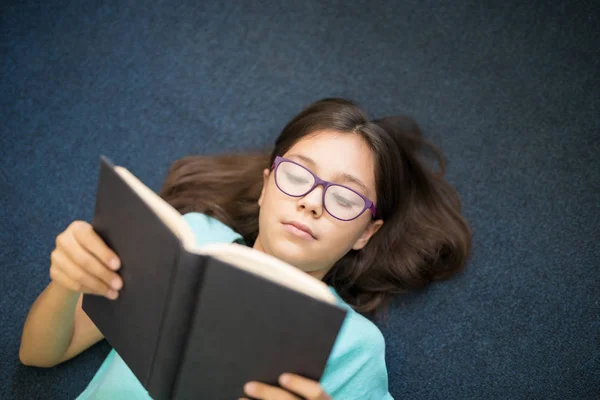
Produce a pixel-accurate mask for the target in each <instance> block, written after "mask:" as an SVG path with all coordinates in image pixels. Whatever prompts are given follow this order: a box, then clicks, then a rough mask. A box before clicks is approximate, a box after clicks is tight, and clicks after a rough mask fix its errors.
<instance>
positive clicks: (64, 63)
mask: <svg viewBox="0 0 600 400" xmlns="http://www.w3.org/2000/svg"><path fill="white" fill-rule="evenodd" d="M593 3H594V2H593V1H587V2H586V1H572V2H567V1H557V2H541V1H537V2H523V1H514V0H509V1H485V2H482V1H479V2H477V1H464V2H453V1H442V2H434V1H429V0H426V1H414V0H409V1H403V2H393V1H388V0H371V1H318V0H306V1H303V2H278V1H263V2H222V3H217V2H209V1H207V2H198V1H180V0H173V1H142V0H139V1H133V0H123V1H118V2H108V1H99V0H78V1H46V2H38V1H26V0H24V1H9V2H6V1H4V2H2V3H1V6H0V117H1V123H0V146H1V147H0V156H1V158H0V166H1V169H0V185H1V186H0V189H1V191H0V193H1V196H2V207H1V210H0V226H1V229H0V239H1V249H0V251H1V254H0V272H1V276H2V279H1V281H0V293H1V299H0V307H1V308H0V324H1V326H2V333H1V338H0V343H1V345H0V382H1V383H0V398H2V399H5V398H6V399H12V398H14V399H36V398H40V399H65V398H74V397H75V396H76V395H77V394H78V393H79V392H81V390H83V388H84V387H85V386H86V384H87V382H88V381H89V379H90V378H91V377H92V375H93V373H94V371H95V370H96V369H97V368H98V366H99V364H100V363H101V361H102V359H103V357H104V356H105V354H106V353H107V351H108V350H109V348H108V346H107V345H106V344H100V345H98V346H95V347H94V348H93V349H92V350H90V351H88V352H86V353H84V354H83V355H81V356H80V357H78V358H76V359H74V360H72V361H71V362H69V363H67V364H65V365H63V366H60V367H58V368H54V369H51V370H43V369H35V368H27V367H24V366H21V365H19V361H18V345H19V339H20V338H19V336H20V332H21V328H22V324H23V321H24V318H25V316H26V314H27V311H28V308H29V306H30V305H31V303H32V302H33V301H34V299H35V298H36V296H37V295H38V294H39V293H40V291H41V290H42V289H43V288H44V287H45V285H46V284H47V283H48V279H49V278H48V265H49V264H48V262H49V254H50V251H51V250H52V248H53V242H54V238H55V236H56V235H57V234H58V233H59V232H61V231H62V230H63V229H64V228H65V227H66V226H67V225H68V223H69V222H70V221H72V220H74V219H86V220H90V218H91V215H92V210H93V201H94V193H95V184H96V179H97V168H98V157H99V155H100V154H106V155H107V156H109V157H111V158H112V159H113V160H114V161H116V162H117V163H120V164H123V165H125V166H127V167H129V168H130V169H131V170H132V171H133V172H134V173H135V174H137V175H138V176H139V177H140V178H141V179H142V180H143V181H145V182H147V183H148V184H149V185H150V186H151V187H152V188H154V189H158V188H159V187H160V184H161V182H162V179H163V178H164V175H165V172H166V168H167V167H168V165H169V164H170V163H171V162H172V161H174V160H175V159H177V158H179V157H181V156H183V155H187V154H190V153H210V152H214V151H223V150H235V149H245V148H248V147H257V146H261V145H263V144H267V143H270V142H271V141H273V139H274V138H275V137H276V136H277V134H278V132H279V130H280V129H281V128H282V127H283V125H284V123H285V122H286V121H287V120H288V119H289V118H291V117H292V116H293V115H294V114H295V113H296V112H298V111H299V110H300V109H301V108H302V107H303V106H305V105H306V104H308V103H310V102H312V101H314V100H316V99H318V98H321V97H326V96H327V97H328V96H343V97H347V98H351V99H354V100H356V101H358V102H360V103H361V104H362V105H363V106H364V107H365V108H366V109H367V110H368V111H369V112H370V113H371V114H372V116H373V117H378V116H383V115H390V114H399V113H404V114H408V115H411V116H413V117H415V118H416V119H417V120H418V121H419V122H420V123H421V124H422V126H423V128H424V130H425V132H426V135H427V136H428V137H429V138H430V139H432V140H433V141H434V142H435V143H437V144H438V145H439V146H440V147H441V148H442V150H443V151H444V152H445V154H446V155H447V157H448V159H449V166H448V169H449V172H448V174H449V179H450V180H451V181H452V182H453V183H454V184H455V185H456V186H457V187H458V189H459V190H460V193H461V195H462V197H463V200H464V212H465V214H466V216H467V218H468V219H469V221H470V223H471V225H472V227H473V231H474V254H473V257H472V259H471V262H470V264H469V266H468V268H467V269H466V271H465V272H464V273H463V274H461V275H460V276H458V277H456V278H455V279H453V280H451V281H449V282H445V283H442V284H437V285H434V286H432V287H431V288H430V289H428V290H427V291H425V292H423V293H420V294H416V295H411V296H406V297H404V298H401V299H399V300H398V301H397V302H396V303H395V306H394V310H393V313H392V316H391V319H390V321H389V323H388V324H387V325H382V326H381V329H382V331H383V333H384V335H385V337H386V342H387V362H388V369H389V374H390V391H391V392H392V394H393V395H394V396H395V397H396V398H398V399H403V398H408V399H597V398H599V397H600V302H599V301H600V289H599V288H600V262H599V261H598V259H599V257H600V251H599V245H598V241H599V240H600V233H599V232H600V179H599V176H600V162H599V160H598V157H599V154H600V117H599V115H600V99H599V98H600V95H599V87H598V86H599V78H600V75H599V71H600V61H599V60H600V51H599V48H600V47H599V43H600V18H599V14H598V11H597V7H595V6H593ZM596 6H597V5H596Z"/></svg>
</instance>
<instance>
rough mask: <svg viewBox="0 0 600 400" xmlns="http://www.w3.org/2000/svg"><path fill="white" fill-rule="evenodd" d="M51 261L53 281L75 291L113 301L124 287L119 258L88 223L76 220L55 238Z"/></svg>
mask: <svg viewBox="0 0 600 400" xmlns="http://www.w3.org/2000/svg"><path fill="white" fill-rule="evenodd" d="M50 260H51V264H50V278H52V281H53V282H54V283H56V284H58V285H61V286H63V287H64V288H66V289H68V290H71V291H73V292H78V293H89V294H95V295H100V296H106V297H107V298H109V299H112V300H114V299H116V298H117V297H118V295H119V293H118V291H119V289H121V287H122V286H123V281H122V279H121V277H120V276H119V274H117V273H116V272H115V271H116V270H118V269H119V267H120V261H119V259H118V257H117V255H116V254H115V253H114V252H113V251H112V250H111V249H110V248H109V247H108V246H107V245H106V243H104V241H103V240H102V239H101V238H100V236H98V234H97V233H96V232H95V231H94V229H93V228H92V226H91V225H90V224H88V223H87V222H84V221H75V222H73V223H72V224H71V225H69V227H68V228H67V229H66V230H65V231H64V232H62V233H61V234H60V235H58V236H57V237H56V248H55V249H54V250H53V251H52V254H51V255H50Z"/></svg>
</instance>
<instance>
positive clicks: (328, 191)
mask: <svg viewBox="0 0 600 400" xmlns="http://www.w3.org/2000/svg"><path fill="white" fill-rule="evenodd" d="M272 169H274V170H275V184H276V185H277V187H278V188H279V190H281V191H282V192H283V193H285V194H287V195H288V196H291V197H302V196H305V195H307V194H308V193H310V192H311V191H312V190H313V189H314V188H315V187H317V186H318V185H322V186H323V207H324V208H325V210H326V211H327V212H328V213H329V215H331V216H332V217H333V218H335V219H339V220H340V221H351V220H353V219H356V218H358V217H359V216H360V215H361V214H362V213H363V212H364V211H365V210H366V209H369V210H370V211H371V214H372V215H373V218H375V205H374V204H373V202H372V201H371V200H369V199H367V198H366V197H365V196H363V195H362V194H360V193H358V192H356V191H355V190H352V189H350V188H349V187H347V186H344V185H338V184H337V183H332V182H328V181H326V180H323V179H321V178H319V177H318V176H317V175H315V174H314V173H313V172H312V171H311V170H309V169H308V168H306V167H304V166H302V165H300V164H298V163H297V162H294V161H292V160H288V159H286V158H283V157H275V161H274V162H273V166H272Z"/></svg>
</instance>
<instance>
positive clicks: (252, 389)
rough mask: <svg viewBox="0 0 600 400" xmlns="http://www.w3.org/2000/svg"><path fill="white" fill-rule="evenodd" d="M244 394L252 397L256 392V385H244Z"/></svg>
mask: <svg viewBox="0 0 600 400" xmlns="http://www.w3.org/2000/svg"><path fill="white" fill-rule="evenodd" d="M244 392H246V394H249V395H253V394H255V392H256V384H254V383H246V384H245V385H244Z"/></svg>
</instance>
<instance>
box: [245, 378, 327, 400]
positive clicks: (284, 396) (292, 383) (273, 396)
mask: <svg viewBox="0 0 600 400" xmlns="http://www.w3.org/2000/svg"><path fill="white" fill-rule="evenodd" d="M279 384H280V385H281V386H283V387H284V388H285V389H288V390H289V391H287V390H284V389H281V388H279V387H275V386H270V385H267V384H264V383H261V382H248V383H247V384H246V385H244V393H246V394H247V395H248V396H252V397H253V398H255V399H262V400H300V399H306V400H331V397H329V395H328V394H327V393H325V392H324V391H323V388H322V387H321V384H320V383H319V382H317V381H312V380H310V379H307V378H304V377H301V376H299V375H294V374H283V375H281V376H280V377H279ZM243 400H248V399H246V398H244V399H243Z"/></svg>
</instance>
